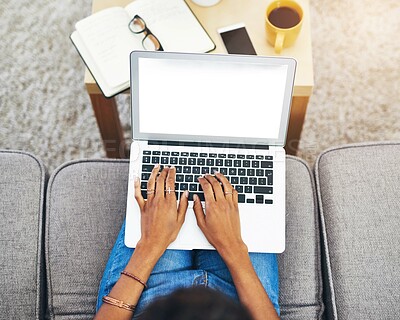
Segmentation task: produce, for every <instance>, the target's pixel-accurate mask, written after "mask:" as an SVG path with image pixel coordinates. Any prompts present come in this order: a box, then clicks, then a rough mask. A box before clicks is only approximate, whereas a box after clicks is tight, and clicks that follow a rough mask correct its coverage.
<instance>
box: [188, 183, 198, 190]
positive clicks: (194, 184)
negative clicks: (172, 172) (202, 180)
mask: <svg viewBox="0 0 400 320" xmlns="http://www.w3.org/2000/svg"><path fill="white" fill-rule="evenodd" d="M189 191H197V184H196V183H191V184H189Z"/></svg>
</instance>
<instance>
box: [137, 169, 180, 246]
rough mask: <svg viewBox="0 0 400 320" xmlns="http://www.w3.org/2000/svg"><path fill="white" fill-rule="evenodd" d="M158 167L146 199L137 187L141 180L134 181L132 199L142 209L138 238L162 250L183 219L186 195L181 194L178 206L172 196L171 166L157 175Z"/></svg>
mask: <svg viewBox="0 0 400 320" xmlns="http://www.w3.org/2000/svg"><path fill="white" fill-rule="evenodd" d="M159 170H160V166H159V165H156V166H154V168H153V171H152V172H151V175H150V178H149V181H148V183H147V200H144V199H143V197H142V194H141V190H140V181H139V179H137V180H136V181H135V198H136V201H137V202H138V204H139V207H140V211H141V232H142V236H141V239H140V241H139V243H141V244H143V243H144V244H147V245H149V246H150V247H151V248H152V249H154V248H158V249H160V251H162V252H164V251H165V250H166V249H167V247H168V246H169V245H170V244H171V242H173V241H174V240H175V239H176V237H177V236H178V233H179V231H180V229H181V227H182V225H183V222H184V221H185V216H186V210H187V207H188V194H187V193H184V194H183V195H182V196H181V198H180V201H179V205H178V207H177V204H176V195H175V176H176V169H175V168H174V167H171V168H164V169H163V171H162V172H161V174H160V175H159V176H158V177H157V175H158V172H159Z"/></svg>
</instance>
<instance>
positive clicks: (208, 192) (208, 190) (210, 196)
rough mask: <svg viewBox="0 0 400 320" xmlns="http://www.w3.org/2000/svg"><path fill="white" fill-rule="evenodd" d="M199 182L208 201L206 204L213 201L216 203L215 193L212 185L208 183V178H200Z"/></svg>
mask: <svg viewBox="0 0 400 320" xmlns="http://www.w3.org/2000/svg"><path fill="white" fill-rule="evenodd" d="M198 181H199V183H200V185H201V188H202V189H203V192H204V198H205V200H206V203H207V202H208V203H210V202H212V201H215V197H214V191H213V188H212V185H211V183H210V182H208V180H207V179H206V178H204V177H200V178H199V179H198Z"/></svg>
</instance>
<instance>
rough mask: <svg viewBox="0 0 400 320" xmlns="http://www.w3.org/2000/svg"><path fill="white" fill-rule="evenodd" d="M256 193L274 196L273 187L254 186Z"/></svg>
mask: <svg viewBox="0 0 400 320" xmlns="http://www.w3.org/2000/svg"><path fill="white" fill-rule="evenodd" d="M254 193H259V194H272V187H261V186H254Z"/></svg>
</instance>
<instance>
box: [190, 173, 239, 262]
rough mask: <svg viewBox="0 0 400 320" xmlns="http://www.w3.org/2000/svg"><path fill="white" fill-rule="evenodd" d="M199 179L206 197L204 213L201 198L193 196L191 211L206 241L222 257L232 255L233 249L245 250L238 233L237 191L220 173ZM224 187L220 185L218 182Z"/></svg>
mask: <svg viewBox="0 0 400 320" xmlns="http://www.w3.org/2000/svg"><path fill="white" fill-rule="evenodd" d="M215 177H216V178H214V177H213V176H211V175H206V176H205V177H200V178H199V183H200V184H201V187H202V188H203V192H204V198H205V209H206V214H204V210H203V207H202V205H201V201H200V199H199V197H198V196H197V195H195V196H194V206H193V210H194V213H195V215H196V219H197V224H198V226H199V228H200V229H201V231H202V232H203V233H204V235H205V237H206V238H207V240H208V241H209V242H210V243H211V244H212V245H213V246H214V248H215V249H217V251H218V252H219V254H220V255H221V257H222V258H223V259H226V258H228V256H229V255H230V254H234V252H233V250H241V251H243V250H245V251H246V252H247V247H246V245H245V244H244V242H243V240H242V236H241V232H240V217H239V208H238V192H237V191H236V190H235V189H234V188H233V186H232V185H231V184H230V183H229V181H228V179H226V178H225V177H224V175H223V174H221V173H216V174H215ZM220 182H221V183H222V186H223V188H222V187H221V184H220Z"/></svg>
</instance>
